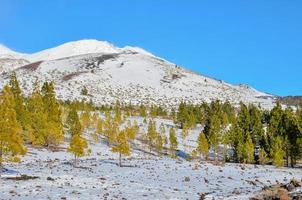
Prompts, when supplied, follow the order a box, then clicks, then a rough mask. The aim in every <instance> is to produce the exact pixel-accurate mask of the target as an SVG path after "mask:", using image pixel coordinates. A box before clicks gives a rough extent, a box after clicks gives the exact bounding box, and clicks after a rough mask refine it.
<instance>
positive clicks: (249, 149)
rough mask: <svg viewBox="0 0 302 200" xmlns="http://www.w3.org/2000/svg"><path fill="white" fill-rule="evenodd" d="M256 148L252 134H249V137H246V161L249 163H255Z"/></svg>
mask: <svg viewBox="0 0 302 200" xmlns="http://www.w3.org/2000/svg"><path fill="white" fill-rule="evenodd" d="M254 149H255V147H254V144H253V141H252V138H251V136H250V134H248V135H247V138H246V142H245V155H246V159H245V161H246V162H247V163H253V162H254V161H255V159H254Z"/></svg>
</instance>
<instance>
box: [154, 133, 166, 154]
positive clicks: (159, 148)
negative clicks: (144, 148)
mask: <svg viewBox="0 0 302 200" xmlns="http://www.w3.org/2000/svg"><path fill="white" fill-rule="evenodd" d="M163 146H164V140H163V137H162V136H161V135H160V134H157V136H156V140H155V147H156V150H157V152H158V153H160V152H161V151H162V150H163V148H164V147H163Z"/></svg>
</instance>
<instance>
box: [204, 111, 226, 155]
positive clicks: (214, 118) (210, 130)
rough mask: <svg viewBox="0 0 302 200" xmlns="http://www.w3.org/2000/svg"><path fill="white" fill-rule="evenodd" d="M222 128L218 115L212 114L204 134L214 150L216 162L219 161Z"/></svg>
mask: <svg viewBox="0 0 302 200" xmlns="http://www.w3.org/2000/svg"><path fill="white" fill-rule="evenodd" d="M221 130H222V126H221V121H220V118H219V116H218V114H212V115H210V116H209V118H208V119H207V122H206V125H205V129H204V133H205V134H206V136H207V137H208V138H209V141H210V144H211V146H212V148H213V149H214V154H215V161H218V150H219V144H220V142H221V140H222V133H221Z"/></svg>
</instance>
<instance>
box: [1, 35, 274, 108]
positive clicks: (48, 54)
mask: <svg viewBox="0 0 302 200" xmlns="http://www.w3.org/2000/svg"><path fill="white" fill-rule="evenodd" d="M22 59H24V60H26V61H27V62H29V63H31V64H29V65H25V66H21V67H20V65H18V68H17V69H15V68H16V67H12V70H15V71H16V72H17V74H18V78H19V79H20V82H21V84H22V86H23V87H24V88H26V89H27V91H29V90H30V89H31V84H32V82H33V81H34V80H35V79H36V78H38V79H39V80H40V81H41V82H42V81H45V80H48V81H54V82H55V84H56V90H57V94H58V97H59V98H61V99H79V100H81V99H83V98H84V99H87V100H92V101H93V102H95V103H97V104H109V103H114V102H115V101H116V100H120V101H122V102H125V103H130V102H131V103H132V104H140V103H144V104H149V105H151V104H159V105H163V106H166V107H171V106H177V105H178V104H179V103H180V102H181V101H187V102H191V103H201V102H202V101H207V102H210V101H212V100H216V99H219V100H221V101H227V100H228V101H230V102H231V103H233V104H236V105H238V104H239V102H240V101H243V102H245V103H255V104H260V105H261V106H262V107H264V108H271V107H272V106H273V104H274V97H273V96H271V95H268V94H265V93H262V92H259V91H257V90H255V89H253V88H251V87H248V86H245V85H239V86H233V85H230V84H228V83H225V82H223V81H219V80H215V79H212V78H209V77H206V76H202V75H199V74H196V73H193V72H191V71H188V70H186V69H184V68H182V67H179V66H177V65H175V64H173V63H170V62H168V61H166V60H164V59H161V58H159V57H156V56H154V55H152V54H151V53H149V52H147V51H145V50H143V49H140V48H138V47H129V46H127V47H124V48H118V47H115V46H113V45H111V44H109V43H107V42H101V41H97V40H81V41H75V42H69V43H66V44H63V45H60V46H58V47H55V48H52V49H48V50H44V51H42V52H38V53H35V54H31V55H23V57H22ZM7 78H8V76H7V75H6V74H4V75H3V74H2V75H1V76H0V80H3V81H1V83H2V84H4V83H5V82H6V81H7ZM83 86H86V87H87V88H88V91H89V94H90V95H89V96H83V95H81V94H80V92H81V89H82V88H83Z"/></svg>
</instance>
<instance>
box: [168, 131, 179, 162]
mask: <svg viewBox="0 0 302 200" xmlns="http://www.w3.org/2000/svg"><path fill="white" fill-rule="evenodd" d="M169 141H170V151H171V155H172V157H173V158H174V157H175V156H176V155H175V153H176V150H177V147H178V141H177V137H176V134H175V129H174V128H171V129H170V135H169Z"/></svg>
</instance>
